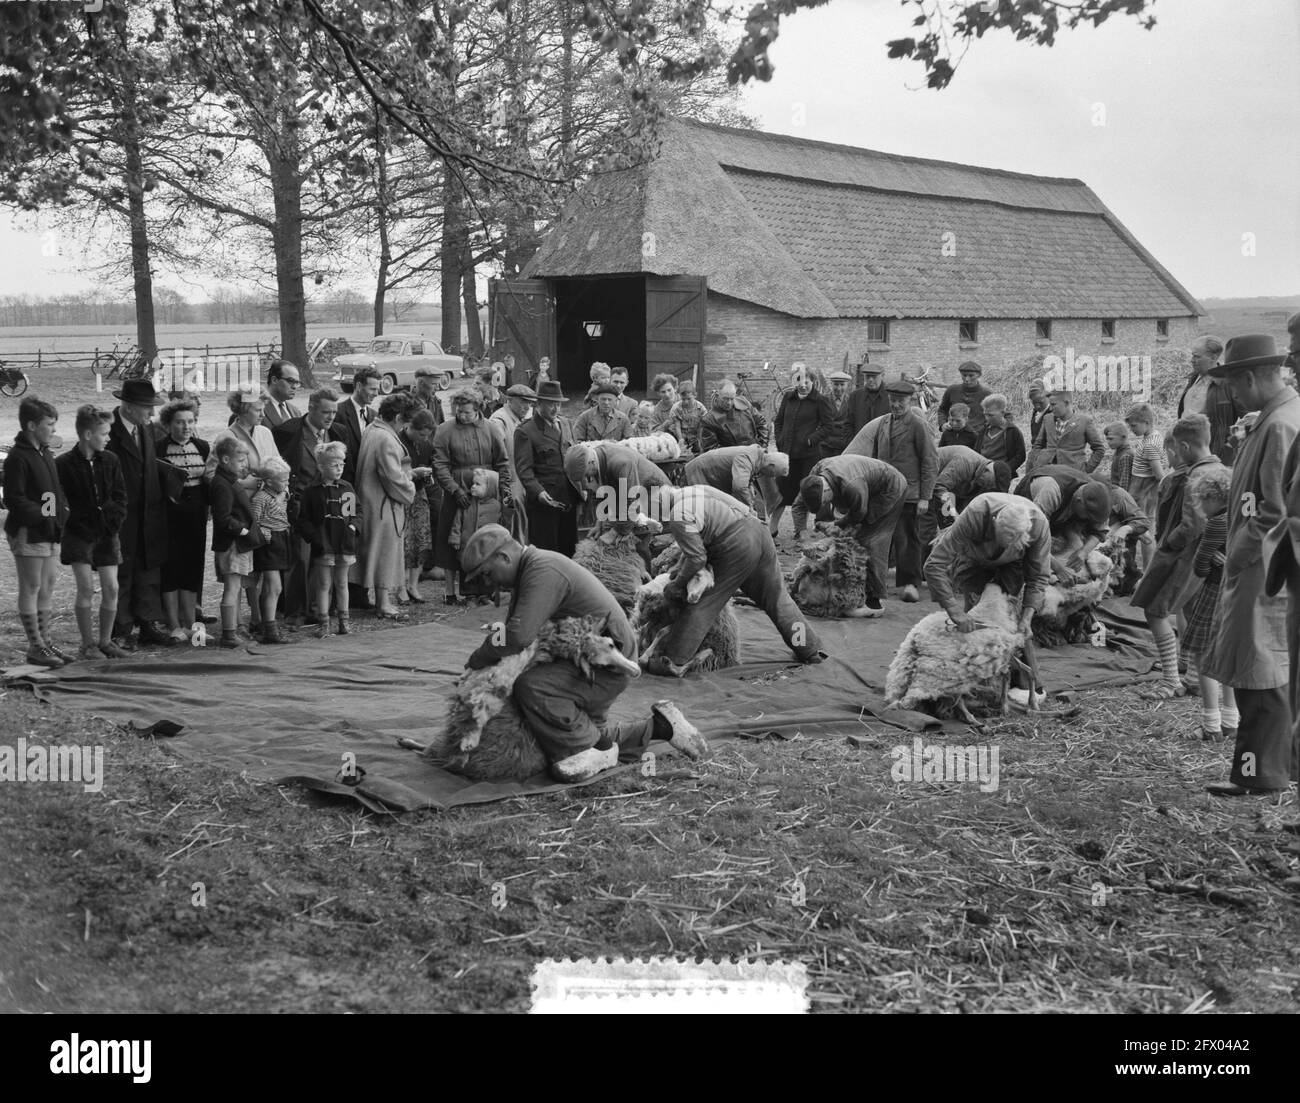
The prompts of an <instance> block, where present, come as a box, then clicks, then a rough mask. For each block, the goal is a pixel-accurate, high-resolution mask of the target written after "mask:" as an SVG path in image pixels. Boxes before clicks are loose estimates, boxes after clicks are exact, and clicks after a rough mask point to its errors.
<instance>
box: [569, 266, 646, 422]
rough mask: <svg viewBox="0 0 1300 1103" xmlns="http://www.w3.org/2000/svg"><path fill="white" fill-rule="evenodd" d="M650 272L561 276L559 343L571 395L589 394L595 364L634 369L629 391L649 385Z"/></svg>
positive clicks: (628, 387)
mask: <svg viewBox="0 0 1300 1103" xmlns="http://www.w3.org/2000/svg"><path fill="white" fill-rule="evenodd" d="M645 335H646V295H645V277H644V276H600V277H596V278H594V279H557V280H555V347H556V360H557V362H558V367H559V380H560V383H561V385H562V386H563V387H564V391H565V393H566V394H568V395H570V396H571V397H573V398H581V397H582V396H583V395H585V394H586V393H587V387H588V381H589V375H588V370H589V369H590V367H591V365H592V363H593V362H595V361H597V360H603V361H604V362H605V363H606V364H608V365H609V366H610V367H612V368H613V367H625V368H627V370H628V384H627V389H628V391H629V392H635V393H638V394H643V393H644V392H645V389H646V385H647V381H646V336H645Z"/></svg>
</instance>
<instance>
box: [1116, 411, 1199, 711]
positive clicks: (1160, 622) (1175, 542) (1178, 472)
mask: <svg viewBox="0 0 1300 1103" xmlns="http://www.w3.org/2000/svg"><path fill="white" fill-rule="evenodd" d="M1167 443H1168V446H1169V448H1168V450H1169V454H1170V455H1169V459H1170V463H1171V464H1172V465H1173V466H1174V470H1173V472H1172V473H1171V474H1170V475H1168V476H1167V477H1166V479H1165V480H1164V482H1163V483H1162V484H1161V487H1160V494H1159V504H1158V505H1157V508H1156V525H1157V527H1158V528H1159V531H1160V533H1161V535H1160V539H1159V541H1158V542H1157V544H1156V551H1155V554H1154V555H1153V556H1152V557H1151V562H1150V563H1148V564H1147V567H1146V570H1145V571H1143V572H1142V578H1141V580H1140V581H1139V582H1138V584H1137V586H1136V588H1135V589H1134V590H1133V597H1132V604H1133V606H1134V607H1135V608H1138V609H1141V610H1143V611H1144V612H1145V613H1146V619H1147V625H1148V626H1149V627H1150V629H1151V635H1152V636H1153V637H1154V638H1155V642H1156V649H1157V650H1158V652H1159V656H1160V674H1161V677H1160V681H1159V682H1157V683H1156V684H1155V686H1154V687H1152V688H1151V689H1150V690H1149V691H1148V692H1147V693H1144V694H1143V696H1144V697H1145V698H1147V699H1148V700H1166V699H1168V698H1170V697H1182V696H1183V694H1184V693H1185V692H1186V688H1185V687H1184V685H1183V682H1182V679H1181V677H1180V676H1179V671H1178V636H1177V634H1176V633H1175V631H1174V613H1175V612H1176V611H1177V610H1178V609H1179V608H1180V607H1181V606H1182V604H1183V602H1184V601H1185V600H1186V599H1187V597H1188V595H1189V587H1190V586H1194V585H1196V580H1195V577H1194V576H1193V574H1192V564H1193V561H1194V559H1195V556H1196V549H1197V546H1198V545H1199V543H1200V539H1201V533H1202V531H1203V530H1204V528H1205V518H1204V517H1202V516H1201V514H1200V513H1199V512H1198V511H1197V509H1196V508H1195V507H1194V505H1193V503H1192V500H1191V499H1190V498H1189V497H1188V496H1187V480H1188V478H1189V477H1190V476H1191V475H1193V474H1194V473H1196V472H1199V470H1200V469H1201V468H1204V467H1206V466H1209V465H1210V464H1217V463H1218V462H1219V461H1218V460H1217V459H1216V458H1215V457H1214V455H1213V454H1212V453H1211V452H1210V423H1209V421H1208V420H1207V419H1206V417H1205V415H1204V414H1189V415H1188V416H1187V417H1184V418H1180V419H1179V420H1178V421H1177V422H1176V423H1175V425H1174V427H1173V429H1172V430H1170V434H1169V438H1168V442H1167Z"/></svg>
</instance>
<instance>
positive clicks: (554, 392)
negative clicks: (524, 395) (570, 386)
mask: <svg viewBox="0 0 1300 1103" xmlns="http://www.w3.org/2000/svg"><path fill="white" fill-rule="evenodd" d="M537 401H538V402H568V401H569V400H568V398H566V397H565V394H564V391H563V390H561V389H560V382H559V380H558V379H543V380H542V381H541V383H540V384H538V387H537Z"/></svg>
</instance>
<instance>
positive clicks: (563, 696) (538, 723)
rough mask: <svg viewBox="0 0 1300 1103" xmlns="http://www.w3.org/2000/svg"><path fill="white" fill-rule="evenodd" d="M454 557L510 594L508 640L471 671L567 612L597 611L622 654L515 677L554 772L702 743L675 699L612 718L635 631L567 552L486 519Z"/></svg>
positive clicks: (584, 773)
mask: <svg viewBox="0 0 1300 1103" xmlns="http://www.w3.org/2000/svg"><path fill="white" fill-rule="evenodd" d="M541 386H542V387H543V388H544V387H545V386H546V383H543V384H542V385H541ZM539 393H540V389H539ZM539 401H540V400H539ZM519 432H520V433H522V432H523V430H522V429H520V430H519ZM460 563H461V569H462V570H463V571H464V572H465V578H466V579H467V580H468V579H472V578H475V577H476V576H478V575H479V574H482V575H483V576H484V577H485V578H486V579H487V580H488V581H489V582H490V583H491V584H492V585H493V586H494V587H495V588H496V589H498V590H510V591H511V597H510V610H509V613H508V614H507V616H506V623H505V640H504V641H503V642H502V641H498V640H497V639H495V638H494V636H495V633H493V635H490V636H489V637H488V638H487V639H485V640H484V641H483V643H482V644H480V645H479V646H478V648H477V649H475V651H474V653H473V654H471V655H470V657H469V659H468V660H467V661H466V664H465V665H466V666H467V667H469V668H470V669H471V670H481V669H482V668H484V667H488V666H495V665H496V664H497V663H498V662H500V661H501V660H502V659H504V658H505V657H506V656H508V655H517V654H518V653H519V652H520V651H523V650H524V649H525V648H526V647H528V646H529V645H530V644H532V643H534V642H536V640H537V634H538V632H539V631H540V630H541V628H542V626H543V625H545V624H546V623H547V622H548V621H551V620H557V619H560V618H563V617H588V616H597V617H601V618H603V623H604V627H603V634H604V635H605V636H608V637H609V638H610V639H611V640H613V641H614V642H615V643H616V644H617V646H618V650H619V652H621V654H622V658H623V659H624V660H626V662H625V664H624V666H623V668H621V669H620V668H615V667H608V666H600V667H593V668H592V670H591V671H590V673H589V674H584V673H583V672H582V671H580V670H579V669H578V668H577V667H576V666H575V665H574V664H573V663H570V662H554V663H539V664H538V665H536V666H533V667H530V668H529V669H528V670H525V671H524V672H523V673H522V674H521V675H519V677H518V678H517V679H515V684H514V688H513V689H512V690H511V695H512V697H513V698H514V703H515V707H516V708H517V709H518V710H519V715H520V716H521V717H522V718H523V721H524V723H525V724H527V726H528V729H529V731H531V732H532V733H533V736H534V737H535V738H536V739H537V742H538V745H539V746H540V747H541V748H542V752H543V753H544V754H545V755H546V759H547V762H548V764H549V766H550V771H551V776H552V777H554V778H556V779H557V780H559V781H566V782H575V781H586V780H587V779H588V778H592V777H595V775H596V774H598V773H600V772H601V771H602V770H606V769H609V768H610V767H611V766H614V765H617V763H618V759H619V751H620V749H626V750H629V751H633V752H636V753H638V754H639V753H640V752H643V751H644V750H645V748H646V747H647V746H648V745H649V743H650V740H651V739H659V740H663V741H665V742H668V743H670V744H671V745H672V746H673V747H675V748H677V749H678V750H679V751H681V752H682V753H684V754H685V755H687V756H688V757H689V758H699V757H700V756H701V755H702V754H704V753H705V752H706V751H707V750H708V745H707V744H706V743H705V741H704V737H703V736H701V735H700V733H699V731H698V730H697V729H696V728H695V726H694V725H693V724H691V723H689V722H688V721H687V720H686V718H685V717H684V716H683V715H682V713H681V710H680V709H678V708H677V706H676V705H674V704H673V703H672V702H671V701H656V702H655V704H654V705H652V706H651V708H650V715H649V716H648V717H646V718H645V719H643V720H634V721H629V722H624V723H619V724H613V723H610V721H609V710H610V707H611V706H612V705H613V704H614V702H615V701H616V700H617V699H618V697H619V695H620V694H622V692H623V691H624V690H625V689H626V688H627V684H628V682H629V681H630V680H631V679H632V678H635V677H637V676H638V675H639V674H640V670H639V668H638V667H637V665H636V662H637V645H636V634H635V633H634V632H633V631H632V626H631V625H630V624H629V623H628V619H627V616H626V614H625V613H624V612H623V610H622V609H621V608H619V605H618V602H616V601H615V600H614V597H613V595H612V594H611V593H610V592H609V591H608V590H607V589H606V588H605V587H604V586H603V585H602V584H601V582H600V580H599V579H597V578H596V576H595V575H594V574H592V573H591V572H590V571H589V570H587V568H586V567H584V566H582V565H581V564H579V563H575V562H573V560H572V559H571V558H569V556H567V555H562V554H557V553H556V552H552V551H546V550H544V549H542V548H538V547H535V546H534V547H529V548H525V547H523V546H522V545H520V543H519V542H518V541H517V540H515V539H513V538H512V537H511V535H510V533H508V532H507V531H506V530H505V529H504V528H502V527H501V526H500V525H484V526H483V527H482V528H480V529H479V530H478V531H477V532H475V533H474V534H473V535H472V536H471V537H470V538H469V539H468V540H466V541H465V547H464V548H463V549H462V550H461V553H460Z"/></svg>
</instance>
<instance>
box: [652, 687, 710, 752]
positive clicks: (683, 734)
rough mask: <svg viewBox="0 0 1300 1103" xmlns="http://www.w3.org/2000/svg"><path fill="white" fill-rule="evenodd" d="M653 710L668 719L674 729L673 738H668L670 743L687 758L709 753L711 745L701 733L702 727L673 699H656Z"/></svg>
mask: <svg viewBox="0 0 1300 1103" xmlns="http://www.w3.org/2000/svg"><path fill="white" fill-rule="evenodd" d="M651 711H652V712H657V713H658V714H659V715H660V716H662V717H663V718H664V719H665V720H667V721H668V723H669V725H670V726H671V727H672V729H673V734H672V738H671V739H669V740H668V742H669V744H670V745H671V746H673V747H675V748H676V749H677V750H679V751H681V752H682V754H684V755H685V756H686V757H687V758H699V757H700V756H701V755H704V754H707V753H708V750H709V745H708V743H707V742H705V739H704V736H702V735H701V734H700V729H699V728H697V727H696V726H695V725H694V724H692V723H691V722H690V721H689V720H687V719H686V717H685V716H683V715H682V710H681V709H679V708H678V707H677V706H676V705H675V704H673V703H672V702H671V701H656V702H655V703H654V704H653V705H652V706H651Z"/></svg>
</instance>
